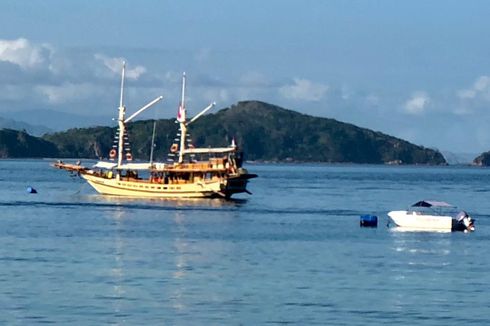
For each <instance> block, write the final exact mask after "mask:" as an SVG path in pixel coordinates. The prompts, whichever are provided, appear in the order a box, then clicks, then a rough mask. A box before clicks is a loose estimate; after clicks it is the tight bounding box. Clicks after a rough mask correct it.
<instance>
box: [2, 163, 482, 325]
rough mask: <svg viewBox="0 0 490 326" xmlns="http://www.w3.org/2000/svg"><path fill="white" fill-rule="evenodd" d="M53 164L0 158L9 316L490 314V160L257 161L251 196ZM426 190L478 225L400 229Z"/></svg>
mask: <svg viewBox="0 0 490 326" xmlns="http://www.w3.org/2000/svg"><path fill="white" fill-rule="evenodd" d="M50 163H51V161H49V160H1V161H0V182H1V183H0V184H1V187H0V324H1V325H34V324H61V325H393V324H399V325H489V324H490V301H489V294H488V292H487V291H488V290H489V288H490V255H489V252H490V200H489V195H490V169H486V168H478V167H455V166H445V167H426V166H376V165H327V164H247V166H246V168H247V169H248V170H249V171H250V172H251V173H257V174H258V175H259V177H258V178H256V179H253V180H251V182H250V184H249V190H250V191H251V192H252V194H251V195H248V194H241V195H239V196H237V197H236V199H235V200H230V201H226V200H220V199H205V200H146V199H129V198H120V197H106V196H102V195H99V194H97V193H96V192H95V191H94V190H92V189H91V188H90V186H89V185H87V184H86V183H85V182H84V181H83V180H82V179H80V178H79V177H77V176H71V175H70V174H69V173H66V172H65V171H61V170H57V169H54V168H52V167H51V166H50ZM28 187H33V188H34V189H36V190H37V194H31V193H29V192H27V188H28ZM422 199H432V200H441V201H447V202H450V203H453V204H455V205H458V206H459V207H461V208H462V209H465V210H466V211H467V212H468V213H469V214H470V215H471V216H472V217H473V218H475V219H476V224H475V225H476V230H475V232H473V233H463V232H453V233H437V232H405V231H400V230H398V229H397V228H396V227H393V226H392V225H388V218H387V212H388V211H390V210H398V209H405V208H407V207H408V206H409V205H411V204H413V203H415V202H416V201H418V200H422ZM363 214H372V215H376V216H378V221H379V223H378V227H377V228H361V227H360V216H361V215H363Z"/></svg>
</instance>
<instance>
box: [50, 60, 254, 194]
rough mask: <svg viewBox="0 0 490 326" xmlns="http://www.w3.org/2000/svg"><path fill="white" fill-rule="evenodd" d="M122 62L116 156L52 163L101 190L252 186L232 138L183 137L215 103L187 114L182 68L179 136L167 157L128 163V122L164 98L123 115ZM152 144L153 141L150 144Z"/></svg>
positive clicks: (210, 190) (215, 190)
mask: <svg viewBox="0 0 490 326" xmlns="http://www.w3.org/2000/svg"><path fill="white" fill-rule="evenodd" d="M124 70H125V65H123V70H122V78H121V98H120V104H119V109H118V112H119V116H118V127H119V128H118V137H117V140H118V142H117V145H116V146H114V148H113V149H111V151H110V153H109V157H110V158H111V159H112V160H113V161H114V160H115V159H116V157H117V162H113V161H99V162H98V163H97V164H95V165H94V166H93V167H91V168H88V167H84V166H81V165H76V164H66V163H63V162H61V161H58V162H57V163H55V164H54V166H55V167H56V168H60V169H64V170H68V171H75V172H77V173H78V174H79V175H80V176H81V177H82V178H84V179H85V180H87V182H88V183H89V184H90V185H91V186H92V187H93V188H94V189H95V190H97V191H98V192H99V193H101V194H106V195H116V196H131V197H151V198H182V197H187V198H193V197H194V198H196V197H197V198H199V197H200V198H203V197H223V198H230V197H231V196H232V195H233V194H236V193H242V192H246V193H249V194H250V192H249V191H248V190H247V189H246V186H247V183H248V180H249V179H251V178H255V177H257V175H256V174H250V173H248V171H247V170H246V169H244V168H243V167H242V162H243V156H242V153H241V152H240V151H239V150H238V147H237V146H236V144H235V141H234V140H233V141H232V143H231V145H230V146H229V147H222V148H194V147H192V146H191V145H190V144H187V142H186V136H187V129H188V126H189V125H190V124H191V123H193V122H194V121H196V120H197V119H198V118H199V117H201V116H202V115H203V114H204V113H206V112H207V111H209V110H210V109H211V108H213V107H214V106H215V103H211V104H210V105H209V106H208V107H206V108H205V109H204V110H202V111H201V112H200V113H199V114H197V115H196V116H195V117H193V118H192V119H190V120H187V118H186V109H185V81H186V80H185V78H186V77H185V74H184V75H183V78H182V97H181V101H180V105H179V109H178V114H177V122H178V123H179V126H180V133H179V134H178V135H179V136H180V137H179V138H176V142H175V143H174V144H172V146H171V148H170V153H169V155H171V157H174V159H173V160H171V162H167V163H157V162H153V157H152V155H151V157H150V162H148V163H132V162H131V161H132V156H131V153H130V150H129V147H125V146H128V145H129V143H126V142H125V137H126V136H125V135H126V123H128V122H130V121H131V120H132V119H133V118H135V117H136V116H137V115H138V114H140V113H141V112H143V111H144V110H146V109H147V108H149V107H150V106H152V105H154V104H155V103H157V102H158V101H160V100H161V99H162V97H161V96H160V97H158V98H156V99H155V100H153V101H152V102H150V103H148V104H147V105H145V106H144V107H142V108H141V109H139V110H138V111H137V112H135V113H134V114H133V115H131V116H130V117H129V118H125V113H126V109H125V107H124V105H123V92H124ZM152 146H153V145H152Z"/></svg>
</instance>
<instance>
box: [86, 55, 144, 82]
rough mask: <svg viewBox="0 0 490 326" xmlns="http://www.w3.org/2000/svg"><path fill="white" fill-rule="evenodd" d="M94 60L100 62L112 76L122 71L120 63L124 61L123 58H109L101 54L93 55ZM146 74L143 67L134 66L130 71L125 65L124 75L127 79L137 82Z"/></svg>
mask: <svg viewBox="0 0 490 326" xmlns="http://www.w3.org/2000/svg"><path fill="white" fill-rule="evenodd" d="M94 57H95V59H97V60H98V61H101V62H102V63H103V64H104V66H105V67H106V68H108V69H109V70H110V71H111V72H112V73H113V74H116V75H118V74H120V73H121V69H122V63H123V62H124V61H126V59H124V58H110V57H108V56H106V55H103V54H99V53H98V54H95V55H94ZM145 72H146V68H145V67H143V66H136V67H134V68H132V69H130V68H128V65H126V71H125V75H126V78H128V79H133V80H137V79H138V78H140V76H141V75H143V74H144V73H145Z"/></svg>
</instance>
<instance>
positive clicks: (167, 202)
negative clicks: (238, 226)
mask: <svg viewBox="0 0 490 326" xmlns="http://www.w3.org/2000/svg"><path fill="white" fill-rule="evenodd" d="M85 198H86V199H87V201H89V202H91V203H97V204H108V205H117V206H129V207H133V208H158V207H161V208H174V209H175V208H193V209H195V208H199V207H201V208H204V209H206V208H227V207H228V208H235V207H240V206H242V205H244V204H246V203H247V199H241V198H230V199H224V198H214V199H207V198H136V197H122V196H109V195H100V194H90V195H85Z"/></svg>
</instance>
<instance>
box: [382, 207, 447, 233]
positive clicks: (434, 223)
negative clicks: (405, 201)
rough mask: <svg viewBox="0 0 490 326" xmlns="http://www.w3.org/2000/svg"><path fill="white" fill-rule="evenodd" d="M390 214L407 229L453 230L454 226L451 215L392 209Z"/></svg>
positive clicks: (392, 219) (396, 222)
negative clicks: (424, 213)
mask: <svg viewBox="0 0 490 326" xmlns="http://www.w3.org/2000/svg"><path fill="white" fill-rule="evenodd" d="M388 216H389V217H390V219H391V221H393V223H394V224H396V226H399V227H402V228H406V229H413V230H436V231H451V229H452V227H453V218H452V217H451V216H438V215H423V214H418V213H417V212H409V211H391V212H389V213H388Z"/></svg>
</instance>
